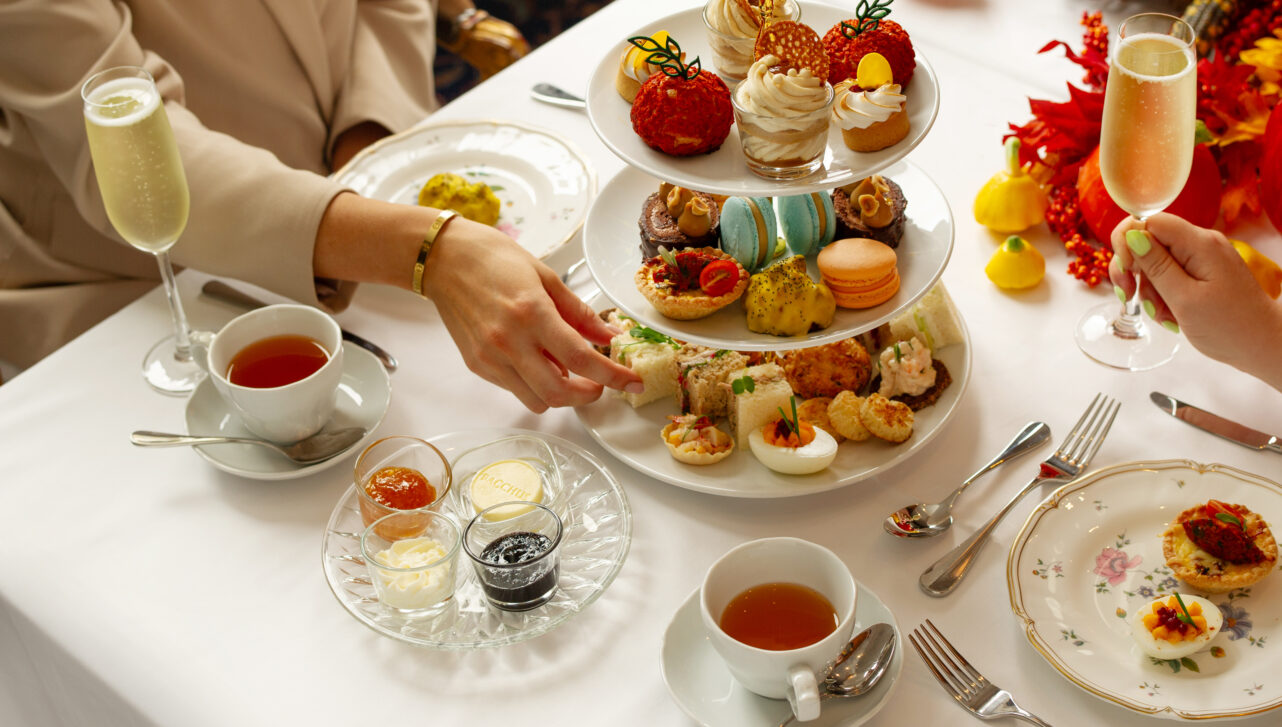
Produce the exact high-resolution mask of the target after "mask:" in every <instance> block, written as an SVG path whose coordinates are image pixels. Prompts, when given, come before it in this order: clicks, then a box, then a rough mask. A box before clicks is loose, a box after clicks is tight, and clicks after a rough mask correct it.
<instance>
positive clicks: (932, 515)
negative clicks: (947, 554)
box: [885, 422, 1051, 538]
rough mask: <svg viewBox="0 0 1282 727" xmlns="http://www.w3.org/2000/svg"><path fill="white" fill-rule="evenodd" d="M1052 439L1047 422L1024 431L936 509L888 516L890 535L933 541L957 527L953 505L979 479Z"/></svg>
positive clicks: (900, 511) (916, 507)
mask: <svg viewBox="0 0 1282 727" xmlns="http://www.w3.org/2000/svg"><path fill="white" fill-rule="evenodd" d="M1050 437H1051V428H1050V426H1048V425H1047V424H1046V422H1029V423H1028V425H1026V426H1025V427H1024V430H1023V431H1021V432H1020V433H1019V434H1017V435H1015V438H1014V439H1012V440H1010V442H1009V443H1008V444H1007V445H1006V448H1005V449H1003V450H1002V453H1001V454H999V455H997V456H996V457H994V458H993V459H992V461H991V462H989V463H988V464H986V465H984V466H983V467H981V468H979V469H978V470H977V471H976V472H975V474H973V475H971V476H970V477H967V478H966V481H965V482H963V483H961V487H958V488H957V489H955V490H953V492H952V494H950V495H949V496H948V497H945V498H944V501H943V502H939V503H936V504H934V505H926V504H920V505H908V506H907V507H901V508H899V509H898V510H896V511H894V512H892V513H890V514H889V515H887V516H886V522H885V527H886V532H888V533H890V534H891V535H898V536H899V537H901V538H929V537H933V536H935V535H939V534H940V533H942V532H944V531H945V530H947V529H948V528H949V527H950V526H951V525H952V524H953V515H952V509H953V503H955V502H956V501H957V497H958V496H959V495H961V494H962V492H963V491H964V490H965V489H966V488H967V487H969V486H970V483H972V482H974V481H975V480H977V479H979V478H980V476H981V475H983V474H985V473H986V472H988V471H989V470H991V469H993V468H995V467H997V466H998V465H1001V464H1004V463H1006V462H1009V461H1010V460H1012V459H1015V458H1016V457H1018V456H1020V455H1022V454H1026V453H1028V452H1031V451H1032V450H1033V449H1035V448H1036V447H1038V446H1039V445H1041V444H1043V443H1045V442H1046V440H1048V439H1050Z"/></svg>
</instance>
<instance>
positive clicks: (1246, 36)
mask: <svg viewBox="0 0 1282 727" xmlns="http://www.w3.org/2000/svg"><path fill="white" fill-rule="evenodd" d="M1252 4H1254V3H1252ZM1227 27H1228V28H1231V30H1228V32H1226V33H1225V34H1224V35H1223V36H1222V37H1221V38H1220V39H1219V40H1218V41H1217V42H1216V49H1217V50H1218V51H1219V53H1220V55H1222V56H1224V57H1227V58H1230V59H1233V60H1235V61H1236V60H1237V56H1238V54H1239V53H1241V52H1242V51H1244V50H1246V49H1247V48H1250V47H1251V46H1253V45H1255V41H1256V40H1258V39H1260V38H1263V37H1265V36H1267V35H1270V34H1272V33H1273V31H1274V30H1277V29H1278V28H1282V0H1270V1H1269V2H1266V3H1262V4H1259V5H1258V6H1256V7H1254V8H1252V9H1250V10H1249V11H1247V12H1246V13H1244V14H1242V15H1240V16H1239V17H1238V18H1237V19H1236V20H1235V21H1233V22H1230V23H1229V24H1228V26H1227Z"/></svg>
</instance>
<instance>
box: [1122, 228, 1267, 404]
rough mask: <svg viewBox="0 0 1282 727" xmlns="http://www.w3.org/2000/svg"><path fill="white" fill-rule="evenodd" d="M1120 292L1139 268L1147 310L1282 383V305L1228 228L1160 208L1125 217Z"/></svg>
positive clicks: (1202, 346)
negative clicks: (1217, 228) (1212, 227)
mask: <svg viewBox="0 0 1282 727" xmlns="http://www.w3.org/2000/svg"><path fill="white" fill-rule="evenodd" d="M1111 241H1112V244H1113V262H1112V263H1110V265H1109V277H1110V278H1111V279H1112V281H1113V284H1114V286H1115V288H1116V291H1117V293H1118V297H1119V298H1127V297H1130V296H1131V295H1133V294H1134V292H1135V277H1134V275H1133V273H1140V274H1141V278H1140V280H1141V282H1140V288H1139V290H1140V300H1141V301H1142V306H1143V308H1144V311H1145V313H1147V314H1148V315H1149V316H1150V317H1151V318H1153V319H1154V320H1156V321H1159V322H1161V323H1162V324H1163V325H1165V326H1166V327H1167V328H1172V329H1174V330H1179V331H1180V332H1182V333H1183V334H1184V336H1185V337H1186V338H1187V339H1188V341H1189V343H1192V344H1193V345H1194V346H1195V347H1196V348H1197V349H1198V350H1199V351H1201V352H1202V353H1204V354H1206V355H1207V356H1210V357H1211V358H1213V359H1216V360H1219V361H1223V362H1225V363H1227V364H1230V365H1232V366H1235V367H1237V368H1239V369H1241V370H1243V371H1246V372H1247V373H1250V374H1253V375H1255V376H1258V377H1260V378H1262V379H1264V380H1265V381H1267V382H1268V383H1270V384H1271V385H1273V386H1274V387H1275V388H1280V387H1282V346H1280V345H1279V341H1282V308H1279V306H1278V305H1277V304H1276V303H1275V302H1274V301H1273V300H1272V299H1271V298H1269V297H1268V295H1266V294H1265V293H1264V291H1263V290H1262V289H1261V288H1260V286H1259V285H1258V284H1257V283H1256V281H1255V278H1254V276H1252V275H1251V272H1250V270H1248V269H1247V267H1246V263H1244V262H1243V261H1242V258H1241V256H1239V255H1238V254H1237V251H1236V250H1234V249H1233V246H1232V245H1231V244H1229V241H1228V239H1227V238H1225V237H1224V235H1223V234H1221V233H1219V232H1217V231H1215V230H1208V229H1205V228H1202V227H1198V226H1196V225H1193V224H1192V223H1190V222H1187V221H1185V220H1184V219H1182V218H1180V217H1176V216H1175V215H1171V214H1166V213H1160V214H1156V215H1153V216H1152V217H1150V218H1149V219H1148V220H1147V221H1146V222H1143V223H1142V222H1140V221H1139V220H1136V219H1134V218H1132V217H1127V218H1126V219H1125V220H1123V221H1122V222H1121V223H1120V224H1118V226H1117V228H1116V229H1114V230H1113V234H1112V240H1111Z"/></svg>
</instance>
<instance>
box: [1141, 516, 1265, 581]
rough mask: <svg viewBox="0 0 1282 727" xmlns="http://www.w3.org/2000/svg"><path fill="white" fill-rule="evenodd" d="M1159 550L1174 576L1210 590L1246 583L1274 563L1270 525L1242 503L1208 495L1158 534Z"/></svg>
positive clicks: (1261, 576) (1261, 574) (1256, 579)
mask: <svg viewBox="0 0 1282 727" xmlns="http://www.w3.org/2000/svg"><path fill="white" fill-rule="evenodd" d="M1162 554H1163V555H1165V556H1166V565H1167V566H1169V567H1170V569H1171V570H1172V571H1173V572H1174V574H1175V577H1176V578H1179V579H1180V580H1182V581H1184V582H1185V583H1187V584H1189V585H1190V586H1193V587H1194V588H1197V589H1198V590H1202V591H1206V592H1208V593H1227V592H1228V591H1231V590H1233V589H1235V588H1245V587H1247V586H1249V585H1252V584H1254V583H1256V582H1258V581H1259V580H1260V579H1262V578H1264V577H1265V576H1267V575H1268V574H1269V573H1270V572H1272V571H1273V569H1274V568H1275V567H1276V566H1277V562H1278V545H1277V542H1276V541H1275V540H1274V539H1273V534H1272V533H1271V532H1269V524H1268V523H1266V522H1265V521H1264V518H1262V517H1260V516H1259V515H1257V514H1256V513H1253V512H1251V511H1250V510H1248V509H1247V508H1246V507H1245V506H1243V505H1234V504H1229V503H1226V502H1220V501H1219V500H1209V501H1207V503H1206V504H1205V505H1198V506H1196V507H1190V508H1189V509H1187V510H1185V511H1184V512H1182V513H1180V514H1179V517H1177V518H1175V522H1173V523H1171V526H1170V527H1168V528H1167V529H1166V532H1165V533H1163V534H1162Z"/></svg>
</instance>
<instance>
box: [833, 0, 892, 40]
mask: <svg viewBox="0 0 1282 727" xmlns="http://www.w3.org/2000/svg"><path fill="white" fill-rule="evenodd" d="M893 1H894V0H859V5H858V6H857V7H856V8H855V18H856V19H857V20H858V22H857V23H855V24H854V25H851V24H850V23H847V22H845V21H842V23H841V34H842V35H844V36H846V37H847V38H850V39H851V40H854V39H855V38H858V37H859V35H860V34H861V33H866V32H868V31H869V30H876V29H877V26H878V25H881V19H882V18H884V17H886V16H887V15H890V3H892V2H893Z"/></svg>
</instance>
